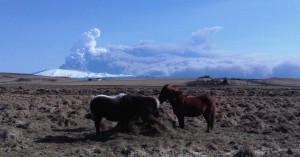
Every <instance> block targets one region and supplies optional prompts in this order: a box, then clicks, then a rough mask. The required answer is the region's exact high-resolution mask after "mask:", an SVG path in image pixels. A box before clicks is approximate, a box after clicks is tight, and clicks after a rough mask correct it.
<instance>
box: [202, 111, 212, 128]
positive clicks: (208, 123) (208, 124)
mask: <svg viewBox="0 0 300 157" xmlns="http://www.w3.org/2000/svg"><path fill="white" fill-rule="evenodd" d="M203 117H204V118H205V120H206V122H207V129H206V132H210V126H211V117H210V116H209V113H207V112H206V113H203Z"/></svg>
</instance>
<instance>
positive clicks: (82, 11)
mask: <svg viewBox="0 0 300 157" xmlns="http://www.w3.org/2000/svg"><path fill="white" fill-rule="evenodd" d="M298 6H300V1H299V0H288V1H286V0H264V1H261V0H239V1H237V0H201V1H199V0H188V1H179V0H152V1H141V0H130V1H117V0H109V1H105V0H89V1H85V0H77V1H73V0H64V1H60V0H43V1H40V0H30V1H21V0H0V72H13V73H34V72H37V71H41V70H44V69H55V68H63V69H77V70H83V71H90V72H108V73H114V74H116V73H117V74H119V73H122V74H130V75H146V76H148V75H149V76H150V75H151V76H158V77H159V76H162V77H197V76H202V75H210V76H213V77H242V78H268V77H295V78H300V62H299V59H300V53H299V52H300V44H299V43H300V20H299V19H300V9H299V8H298Z"/></svg>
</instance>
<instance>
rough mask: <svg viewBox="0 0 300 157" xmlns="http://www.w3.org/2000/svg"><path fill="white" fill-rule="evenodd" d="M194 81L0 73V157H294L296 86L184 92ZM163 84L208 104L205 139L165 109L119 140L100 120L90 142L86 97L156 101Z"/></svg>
mask: <svg viewBox="0 0 300 157" xmlns="http://www.w3.org/2000/svg"><path fill="white" fill-rule="evenodd" d="M195 80H196V79H195V78H189V79H167V78H165V79H161V78H149V79H105V80H92V81H87V80H74V79H70V78H50V77H42V76H34V75H26V74H6V73H2V74H0V123H1V127H0V139H1V141H2V142H1V143H0V156H234V155H235V156H243V155H244V156H245V155H249V156H300V147H299V146H300V129H299V128H300V80H298V79H280V78H271V79H264V80H248V79H228V82H229V85H220V84H214V83H202V84H197V85H196V86H187V85H189V84H190V82H191V81H192V82H193V81H195ZM206 81H207V80H206ZM202 82H203V81H202ZM204 82H205V81H204ZM165 84H175V85H178V88H180V89H181V90H183V91H185V92H186V93H187V94H189V95H192V96H196V95H204V94H206V95H209V96H211V97H213V98H214V99H215V100H216V102H217V110H216V115H215V120H216V122H215V128H214V130H213V132H211V133H206V132H205V129H206V122H205V120H204V118H203V117H202V116H199V117H194V118H185V124H186V128H185V129H181V128H179V127H178V121H177V119H176V117H175V115H174V114H173V111H172V108H171V106H170V104H169V102H166V103H163V104H161V108H160V117H158V118H157V121H158V122H159V123H153V124H151V125H150V126H149V125H144V124H143V123H142V122H141V120H139V119H133V120H132V122H131V123H130V129H129V132H120V131H118V130H117V129H116V127H115V126H116V122H109V121H107V120H105V119H104V120H103V121H102V124H101V130H102V131H103V134H102V135H101V136H97V135H96V134H95V129H94V123H93V121H92V117H91V114H90V109H89V103H90V101H91V99H92V97H93V96H95V95H98V94H106V95H117V94H119V93H127V94H137V95H147V96H155V97H158V96H159V94H160V90H161V88H162V86H163V85H165Z"/></svg>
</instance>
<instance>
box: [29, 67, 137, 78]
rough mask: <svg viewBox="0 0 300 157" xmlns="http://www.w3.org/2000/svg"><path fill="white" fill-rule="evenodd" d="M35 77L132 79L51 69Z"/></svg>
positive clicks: (120, 75) (119, 75) (117, 75)
mask: <svg viewBox="0 0 300 157" xmlns="http://www.w3.org/2000/svg"><path fill="white" fill-rule="evenodd" d="M34 75H41V76H49V77H70V78H104V77H132V76H131V75H124V74H109V73H93V72H83V71H78V70H66V69H50V70H44V71H41V72H37V73H34Z"/></svg>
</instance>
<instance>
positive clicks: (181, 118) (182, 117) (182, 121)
mask: <svg viewBox="0 0 300 157" xmlns="http://www.w3.org/2000/svg"><path fill="white" fill-rule="evenodd" d="M177 119H178V122H179V126H180V128H181V129H184V116H182V115H177Z"/></svg>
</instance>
